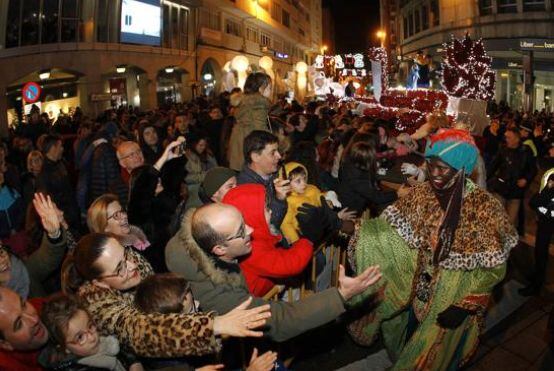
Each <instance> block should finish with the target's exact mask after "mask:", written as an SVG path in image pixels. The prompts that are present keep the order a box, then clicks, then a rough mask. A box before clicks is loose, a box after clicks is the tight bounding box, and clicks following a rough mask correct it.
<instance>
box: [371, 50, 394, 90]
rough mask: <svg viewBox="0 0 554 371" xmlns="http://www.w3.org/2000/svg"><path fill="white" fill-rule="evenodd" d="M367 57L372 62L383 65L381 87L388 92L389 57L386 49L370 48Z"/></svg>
mask: <svg viewBox="0 0 554 371" xmlns="http://www.w3.org/2000/svg"><path fill="white" fill-rule="evenodd" d="M367 56H368V58H369V60H370V61H376V62H379V63H381V71H382V73H381V87H382V89H383V91H386V90H387V89H388V87H389V57H388V55H387V51H386V50H385V48H370V49H369V51H368V53H367Z"/></svg>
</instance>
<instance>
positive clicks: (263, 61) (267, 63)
mask: <svg viewBox="0 0 554 371" xmlns="http://www.w3.org/2000/svg"><path fill="white" fill-rule="evenodd" d="M258 64H259V66H260V67H262V68H263V69H264V70H266V71H267V70H270V69H271V68H272V67H273V59H271V57H268V56H267V55H266V56H263V57H261V58H260V60H259V61H258Z"/></svg>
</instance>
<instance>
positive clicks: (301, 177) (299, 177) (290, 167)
mask: <svg viewBox="0 0 554 371" xmlns="http://www.w3.org/2000/svg"><path fill="white" fill-rule="evenodd" d="M281 176H282V177H284V178H286V179H288V180H289V181H290V187H291V193H290V194H289V195H288V196H287V207H288V208H287V214H286V215H285V218H284V219H283V222H282V223H281V232H282V233H283V236H284V237H285V238H286V239H287V241H288V242H289V243H294V242H296V241H297V240H298V239H299V238H300V235H299V226H298V221H297V220H296V215H297V214H298V209H299V208H300V206H302V205H303V204H309V205H312V206H316V207H319V206H321V197H324V198H325V199H326V200H327V201H330V203H331V204H332V205H333V206H337V207H340V206H341V205H340V202H339V201H338V200H337V196H336V194H335V192H332V191H330V192H327V193H323V192H321V191H320V190H319V188H317V187H316V186H314V185H312V184H308V170H307V169H306V168H305V167H304V165H302V164H300V163H298V162H288V163H286V164H285V166H284V174H283V173H282V174H281ZM354 215H355V213H354V212H351V211H348V209H347V208H345V209H343V210H341V211H339V212H338V214H337V216H338V218H339V219H341V220H352V219H353V218H354Z"/></svg>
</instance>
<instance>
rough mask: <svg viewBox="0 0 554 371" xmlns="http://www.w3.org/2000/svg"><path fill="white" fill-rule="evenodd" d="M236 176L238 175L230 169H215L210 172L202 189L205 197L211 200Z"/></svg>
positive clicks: (219, 167)
mask: <svg viewBox="0 0 554 371" xmlns="http://www.w3.org/2000/svg"><path fill="white" fill-rule="evenodd" d="M236 175H237V173H236V172H235V171H234V170H231V169H229V168H226V167H221V166H218V167H214V168H212V169H210V170H208V172H207V173H206V176H205V177H204V181H203V182H202V184H201V185H200V188H201V189H202V190H203V193H204V195H205V196H207V197H208V198H211V197H212V196H213V195H214V193H216V192H217V190H218V189H219V188H220V187H221V186H222V185H223V184H224V183H225V182H226V181H228V180H229V179H231V178H232V177H234V176H236Z"/></svg>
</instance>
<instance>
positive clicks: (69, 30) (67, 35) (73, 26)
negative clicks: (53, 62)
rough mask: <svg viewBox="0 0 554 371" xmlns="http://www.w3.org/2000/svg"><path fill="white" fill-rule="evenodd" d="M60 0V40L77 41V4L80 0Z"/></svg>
mask: <svg viewBox="0 0 554 371" xmlns="http://www.w3.org/2000/svg"><path fill="white" fill-rule="evenodd" d="M61 1H62V24H61V27H62V28H61V30H62V34H61V41H62V42H76V41H78V40H77V39H78V37H77V36H78V32H79V23H80V18H79V14H80V12H79V5H80V2H81V0H61Z"/></svg>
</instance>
